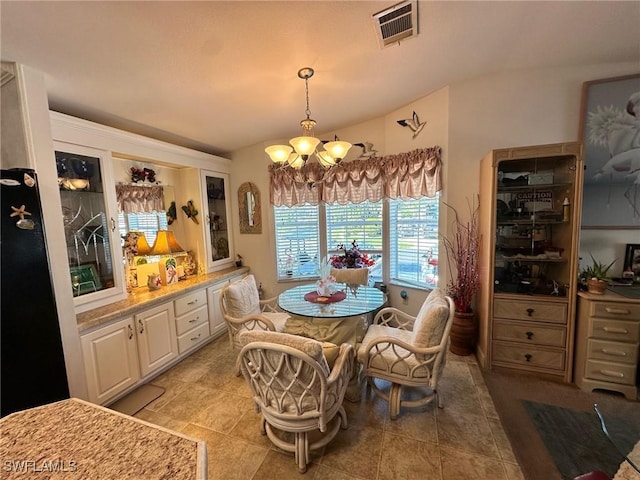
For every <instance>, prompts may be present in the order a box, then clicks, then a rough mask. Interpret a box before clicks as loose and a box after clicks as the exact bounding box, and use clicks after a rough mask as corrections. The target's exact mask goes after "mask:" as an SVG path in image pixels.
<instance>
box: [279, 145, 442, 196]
mask: <svg viewBox="0 0 640 480" xmlns="http://www.w3.org/2000/svg"><path fill="white" fill-rule="evenodd" d="M441 167H442V161H441V150H440V147H438V146H435V147H430V148H423V149H418V150H413V151H411V152H405V153H399V154H396V155H385V156H384V157H374V158H369V159H356V160H353V161H351V162H344V163H341V164H340V165H338V166H336V167H333V168H331V169H330V170H328V171H327V170H325V169H324V168H322V166H321V165H320V164H318V163H315V162H314V163H308V164H306V165H305V166H304V167H302V168H301V169H300V170H293V169H290V168H281V167H280V166H279V165H276V164H273V165H270V166H269V176H270V187H271V188H270V201H271V204H272V205H274V206H278V207H279V206H288V207H291V206H294V205H304V204H305V203H310V204H317V203H320V202H325V203H339V204H345V203H349V202H351V203H361V202H364V201H366V200H368V201H370V202H377V201H378V200H381V199H383V198H392V199H393V198H401V199H409V198H414V199H417V198H420V197H433V196H435V195H436V193H437V192H438V191H440V190H442V180H441V178H440V176H441V173H440V171H441Z"/></svg>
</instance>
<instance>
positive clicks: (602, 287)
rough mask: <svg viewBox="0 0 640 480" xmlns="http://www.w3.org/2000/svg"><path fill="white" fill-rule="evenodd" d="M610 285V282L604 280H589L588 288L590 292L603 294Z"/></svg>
mask: <svg viewBox="0 0 640 480" xmlns="http://www.w3.org/2000/svg"><path fill="white" fill-rule="evenodd" d="M608 286H609V284H608V283H607V282H605V281H604V280H594V279H591V280H587V289H588V290H589V293H595V294H597V295H603V294H604V292H605V291H606V290H607V287H608Z"/></svg>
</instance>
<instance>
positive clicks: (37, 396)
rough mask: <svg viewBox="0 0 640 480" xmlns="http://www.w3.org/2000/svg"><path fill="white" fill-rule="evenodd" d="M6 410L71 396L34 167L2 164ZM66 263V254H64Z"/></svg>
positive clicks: (0, 390) (0, 356)
mask: <svg viewBox="0 0 640 480" xmlns="http://www.w3.org/2000/svg"><path fill="white" fill-rule="evenodd" d="M0 196H1V201H2V210H1V211H0V216H1V217H2V224H1V226H2V230H0V252H1V258H2V264H1V265H0V272H1V280H2V283H0V289H1V290H0V295H1V296H0V304H1V313H2V316H1V317H0V325H1V331H0V335H1V336H0V344H1V345H0V362H1V363H0V375H1V377H0V416H2V417H3V416H5V415H8V414H9V413H12V412H15V411H17V410H23V409H25V408H30V407H35V406H38V405H44V404H46V403H50V402H54V401H57V400H62V399H64V398H69V387H68V383H67V373H66V370H65V362H64V354H63V350H62V339H61V335H60V324H59V322H58V313H57V310H56V299H55V295H54V292H53V288H52V280H51V273H50V268H49V263H50V260H51V259H50V258H49V256H48V253H47V243H46V240H45V234H44V229H43V226H42V210H41V203H40V194H39V190H38V178H37V176H36V173H35V172H34V171H33V170H29V169H11V170H1V177H0ZM57 261H62V262H65V263H66V259H58V260H57Z"/></svg>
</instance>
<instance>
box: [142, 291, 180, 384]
mask: <svg viewBox="0 0 640 480" xmlns="http://www.w3.org/2000/svg"><path fill="white" fill-rule="evenodd" d="M135 318H136V324H135V328H136V334H137V337H138V350H139V355H140V371H141V373H142V376H143V377H144V376H146V375H148V374H149V373H151V372H153V371H154V370H157V369H158V368H160V367H162V366H163V365H166V364H167V363H168V362H170V361H171V360H173V359H174V358H176V357H177V356H178V342H177V339H176V322H175V316H174V313H173V302H168V303H164V304H162V305H158V306H157V307H154V308H151V309H149V310H147V311H145V312H142V313H139V314H137V315H136V317H135Z"/></svg>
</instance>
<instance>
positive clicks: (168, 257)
mask: <svg viewBox="0 0 640 480" xmlns="http://www.w3.org/2000/svg"><path fill="white" fill-rule="evenodd" d="M178 252H184V249H183V248H182V247H181V246H180V244H179V243H178V240H176V237H175V236H174V235H173V232H172V231H171V230H158V235H157V236H156V241H155V242H154V243H153V247H151V252H150V255H162V258H161V259H160V278H161V279H162V284H163V285H170V284H172V283H178V267H177V264H176V259H175V258H174V257H173V255H172V254H173V253H178Z"/></svg>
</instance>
